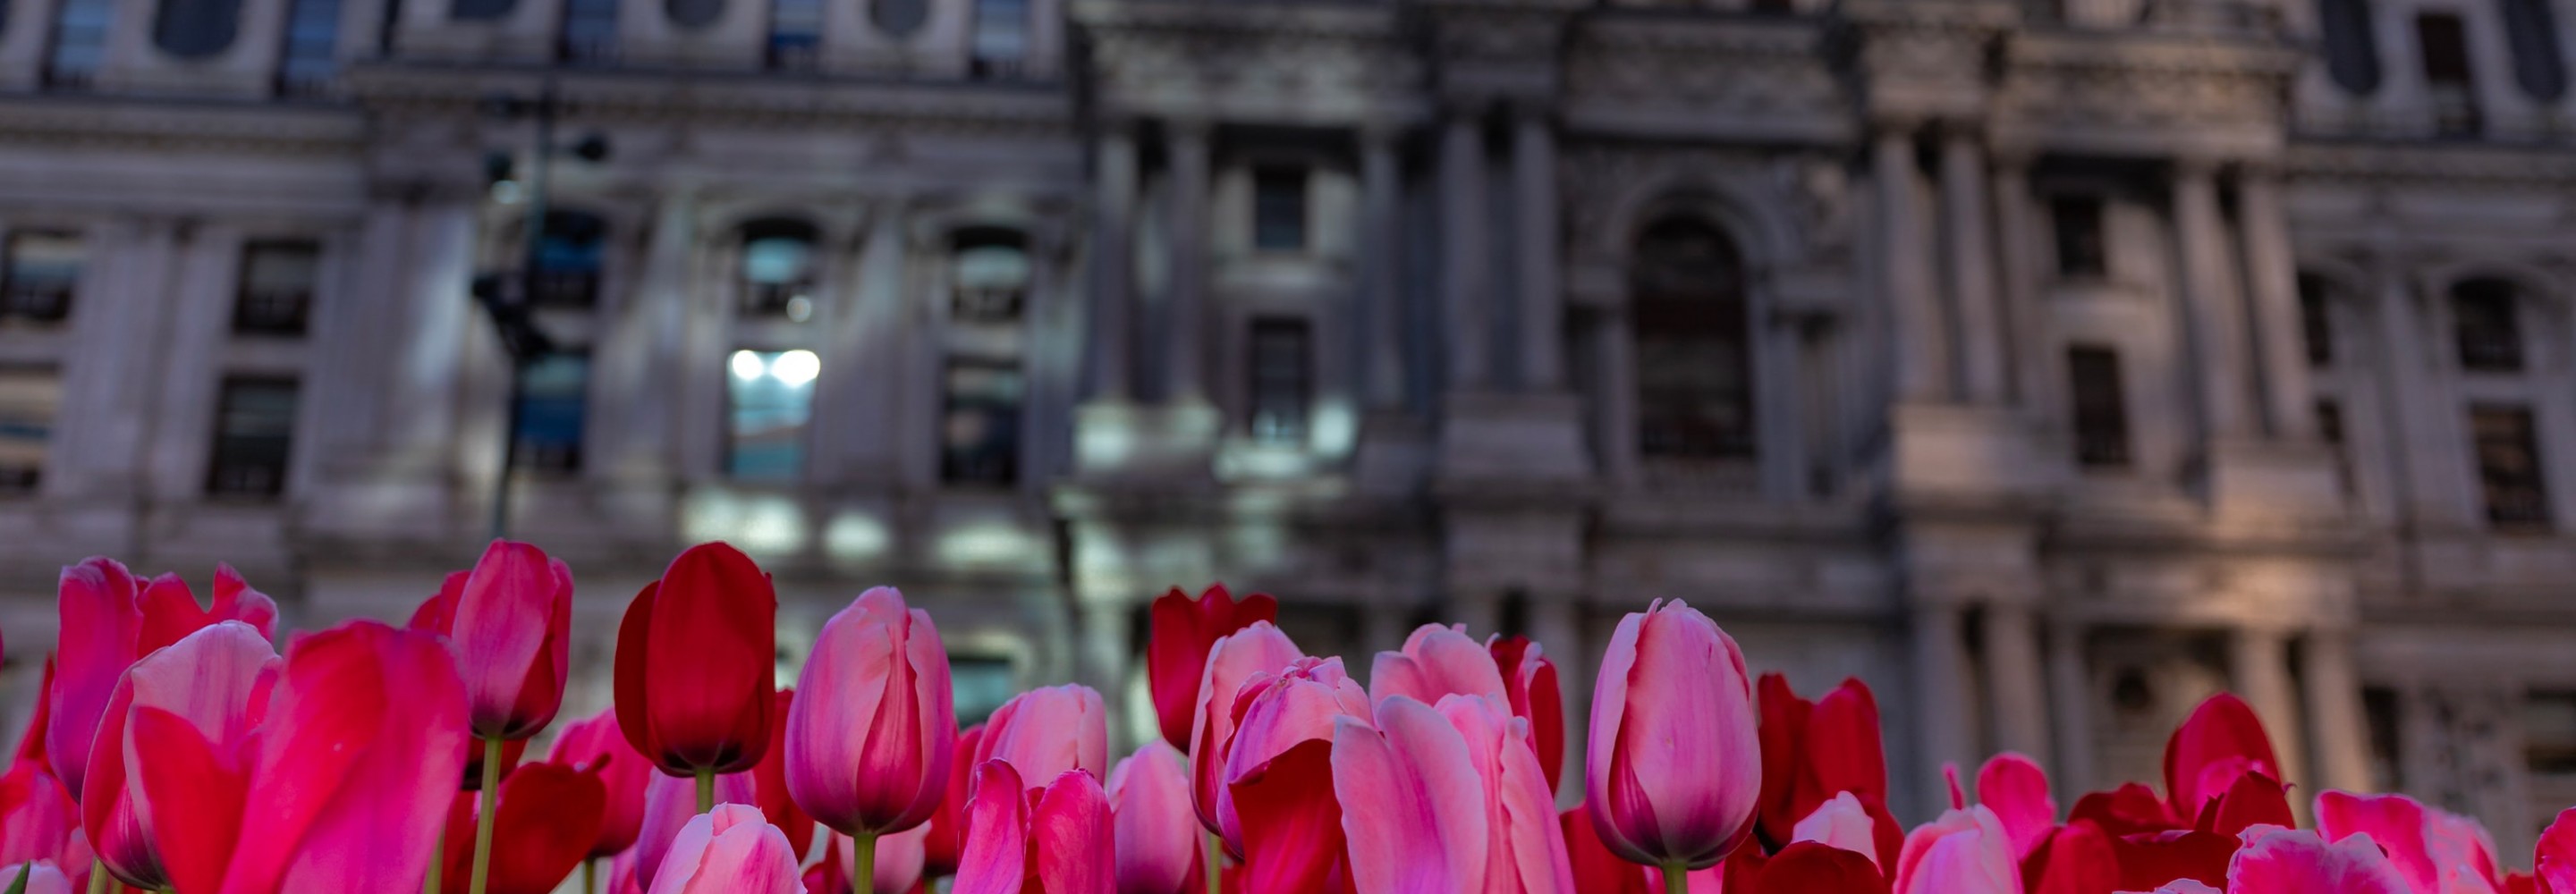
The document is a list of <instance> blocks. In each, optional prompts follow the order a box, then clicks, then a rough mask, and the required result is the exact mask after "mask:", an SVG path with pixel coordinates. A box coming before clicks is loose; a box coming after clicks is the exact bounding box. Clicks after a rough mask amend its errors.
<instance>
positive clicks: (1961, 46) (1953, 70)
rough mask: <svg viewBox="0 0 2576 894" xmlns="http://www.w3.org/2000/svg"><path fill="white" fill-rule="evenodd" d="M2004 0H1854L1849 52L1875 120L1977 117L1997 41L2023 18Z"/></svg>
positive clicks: (1846, 7) (1846, 17)
mask: <svg viewBox="0 0 2576 894" xmlns="http://www.w3.org/2000/svg"><path fill="white" fill-rule="evenodd" d="M2020 17H2021V12H2020V9H2019V7H2017V6H2016V5H2014V4H2013V3H2010V2H2005V0H1849V2H1846V3H1844V4H1843V6H1842V21H1843V26H1844V30H1843V34H1842V38H1843V44H1844V46H1843V49H1844V50H1846V53H1845V55H1846V57H1847V61H1848V63H1849V64H1850V66H1851V67H1852V71H1853V74H1854V75H1855V76H1856V77H1857V80H1858V81H1859V82H1860V84H1861V85H1862V91H1863V92H1862V94H1861V99H1862V102H1863V108H1864V109H1866V110H1867V111H1868V112H1869V114H1870V115H1871V116H1872V117H1873V118H1894V119H1900V120H1906V121H1925V120H1932V119H1940V118H1966V119H1974V118H1977V117H1979V116H1980V115H1981V114H1982V113H1983V110H1984V107H1985V104H1986V96H1987V91H1988V87H1989V85H1988V83H1987V63H1988V59H1989V58H1990V54H1991V51H1992V48H1993V45H1994V42H1995V41H1996V40H1998V39H2000V37H2001V36H2002V35H2003V34H2004V33H2005V32H2006V31H2008V30H2009V29H2011V28H2012V27H2013V25H2014V23H2015V22H2017V21H2019V20H2020Z"/></svg>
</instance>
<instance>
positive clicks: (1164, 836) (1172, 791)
mask: <svg viewBox="0 0 2576 894" xmlns="http://www.w3.org/2000/svg"><path fill="white" fill-rule="evenodd" d="M1188 761H1189V759H1188V758H1186V757H1183V756H1182V755H1181V752H1180V751H1179V750H1178V749H1175V748H1173V747H1172V746H1171V743H1168V742H1163V741H1159V740H1157V741H1152V742H1147V743H1145V745H1144V747H1141V748H1138V749H1136V753H1134V754H1131V755H1128V756H1127V757H1126V758H1125V759H1124V760H1120V761H1119V762H1118V766H1117V767H1116V768H1114V769H1112V770H1110V771H1109V785H1108V787H1107V793H1108V795H1109V812H1110V815H1111V816H1112V817H1113V819H1114V821H1115V825H1116V826H1117V835H1116V836H1115V838H1114V841H1115V842H1116V843H1117V849H1118V894H1182V892H1187V891H1191V890H1194V888H1195V886H1196V885H1197V884H1198V883H1199V880H1200V878H1201V876H1200V872H1201V871H1202V870H1201V864H1200V863H1199V860H1200V851H1201V849H1200V847H1199V824H1198V817H1197V816H1196V815H1194V814H1193V813H1192V812H1191V811H1190V771H1189V767H1188Z"/></svg>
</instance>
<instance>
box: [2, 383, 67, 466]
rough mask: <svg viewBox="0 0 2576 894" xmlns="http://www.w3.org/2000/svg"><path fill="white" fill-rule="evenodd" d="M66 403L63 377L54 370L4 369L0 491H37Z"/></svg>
mask: <svg viewBox="0 0 2576 894" xmlns="http://www.w3.org/2000/svg"><path fill="white" fill-rule="evenodd" d="M62 406H63V380H62V377H61V376H59V375H57V374H55V372H54V371H53V370H50V369H28V368H24V367H17V368H0V494H25V493H33V492H35V490H36V484H37V482H38V481H39V480H40V479H42V478H43V477H44V474H45V454H46V451H47V446H48V444H49V443H50V442H51V441H52V439H53V433H54V418H55V415H56V414H58V413H60V412H61V411H62Z"/></svg>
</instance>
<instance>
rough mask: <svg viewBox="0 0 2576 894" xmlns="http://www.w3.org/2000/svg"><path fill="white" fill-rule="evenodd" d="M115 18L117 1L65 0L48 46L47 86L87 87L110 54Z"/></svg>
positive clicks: (63, 87) (46, 53) (78, 88)
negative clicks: (109, 39)
mask: <svg viewBox="0 0 2576 894" xmlns="http://www.w3.org/2000/svg"><path fill="white" fill-rule="evenodd" d="M115 18H116V0H62V5H60V6H58V7H55V12H54V33H53V40H52V41H51V42H50V43H49V44H48V45H47V47H46V49H45V86H48V87H53V88H56V89H64V90H81V89H87V88H88V87H89V85H90V81H91V79H93V78H96V77H98V66H99V63H100V62H102V61H104V60H105V59H106V57H107V29H108V24H109V23H110V22H111V21H114V20H115Z"/></svg>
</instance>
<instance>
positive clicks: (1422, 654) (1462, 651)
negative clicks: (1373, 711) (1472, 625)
mask: <svg viewBox="0 0 2576 894" xmlns="http://www.w3.org/2000/svg"><path fill="white" fill-rule="evenodd" d="M1368 693H1369V700H1370V701H1385V700H1386V699H1387V698H1388V697H1390V696H1396V695H1403V696H1407V697H1410V698H1412V699H1413V700H1415V701H1418V702H1421V703H1423V704H1426V705H1433V704H1439V703H1440V697H1441V696H1444V695H1451V694H1457V695H1483V696H1491V697H1492V698H1494V699H1495V700H1496V701H1503V700H1505V699H1506V698H1507V695H1506V693H1505V691H1504V686H1503V676H1502V674H1501V673H1500V672H1498V671H1496V670H1495V668H1494V657H1493V654H1492V653H1490V652H1487V651H1486V650H1485V648H1484V647H1483V646H1479V645H1477V644H1476V641H1475V640H1473V639H1469V638H1468V637H1467V634H1466V631H1465V628H1464V627H1463V626H1442V625H1439V624H1425V625H1423V626H1421V627H1420V628H1417V629H1415V630H1414V631H1413V635H1411V636H1408V637H1406V638H1405V640H1404V650H1403V651H1400V652H1380V653H1378V654H1377V660H1376V663H1375V664H1374V665H1372V666H1371V667H1370V669H1369V690H1368Z"/></svg>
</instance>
